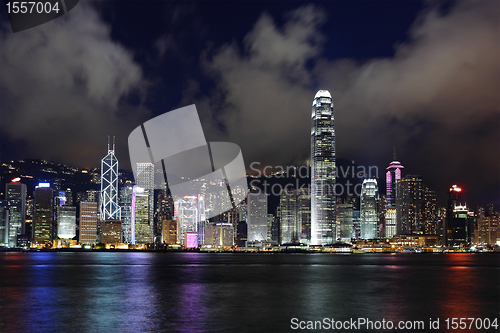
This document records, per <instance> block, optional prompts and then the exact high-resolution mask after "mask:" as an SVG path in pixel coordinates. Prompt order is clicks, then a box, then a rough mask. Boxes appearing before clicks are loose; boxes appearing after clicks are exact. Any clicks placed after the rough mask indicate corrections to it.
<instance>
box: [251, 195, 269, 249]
mask: <svg viewBox="0 0 500 333" xmlns="http://www.w3.org/2000/svg"><path fill="white" fill-rule="evenodd" d="M247 203H248V217H247V226H248V236H247V237H248V241H249V242H255V241H265V240H267V194H266V193H265V192H264V191H260V190H257V191H250V192H249V193H248V197H247Z"/></svg>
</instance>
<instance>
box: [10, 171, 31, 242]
mask: <svg viewBox="0 0 500 333" xmlns="http://www.w3.org/2000/svg"><path fill="white" fill-rule="evenodd" d="M18 179H19V178H18ZM5 199H6V200H7V202H8V206H9V225H8V228H7V229H6V230H7V235H8V246H9V247H17V237H19V236H21V235H24V231H25V230H24V229H25V222H26V185H25V184H21V183H20V182H18V181H17V182H12V183H8V184H6V185H5Z"/></svg>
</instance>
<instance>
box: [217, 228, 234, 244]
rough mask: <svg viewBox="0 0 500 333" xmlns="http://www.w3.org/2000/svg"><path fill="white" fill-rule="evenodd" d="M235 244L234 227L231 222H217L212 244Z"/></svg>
mask: <svg viewBox="0 0 500 333" xmlns="http://www.w3.org/2000/svg"><path fill="white" fill-rule="evenodd" d="M233 244H234V228H233V225H232V224H231V223H216V224H215V228H214V232H213V243H212V245H216V246H223V247H231V246H233Z"/></svg>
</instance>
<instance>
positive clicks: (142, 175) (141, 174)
mask: <svg viewBox="0 0 500 333" xmlns="http://www.w3.org/2000/svg"><path fill="white" fill-rule="evenodd" d="M154 181H155V169H154V164H153V163H137V176H136V177H135V185H137V187H140V188H142V189H144V193H147V195H148V201H147V217H148V223H149V229H150V230H149V236H148V237H149V238H150V239H151V242H152V241H153V239H154Z"/></svg>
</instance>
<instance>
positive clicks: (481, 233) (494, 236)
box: [474, 215, 499, 245]
mask: <svg viewBox="0 0 500 333" xmlns="http://www.w3.org/2000/svg"><path fill="white" fill-rule="evenodd" d="M498 227H499V218H498V215H492V216H487V217H486V216H484V217H480V218H479V219H478V220H477V230H476V233H475V235H474V236H475V243H476V244H478V245H485V244H489V245H495V244H497V241H498V235H499V230H498Z"/></svg>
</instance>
